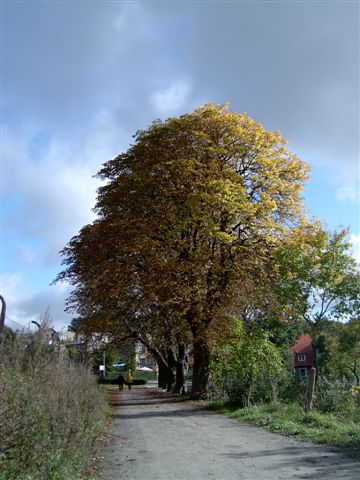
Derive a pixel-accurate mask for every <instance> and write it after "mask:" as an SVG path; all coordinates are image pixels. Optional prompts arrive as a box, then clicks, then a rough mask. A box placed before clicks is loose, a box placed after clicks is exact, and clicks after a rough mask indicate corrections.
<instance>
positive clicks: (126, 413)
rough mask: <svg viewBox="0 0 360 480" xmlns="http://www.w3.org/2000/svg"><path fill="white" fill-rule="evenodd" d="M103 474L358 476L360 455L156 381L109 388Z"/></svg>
mask: <svg viewBox="0 0 360 480" xmlns="http://www.w3.org/2000/svg"><path fill="white" fill-rule="evenodd" d="M110 402H111V404H112V406H113V417H114V423H113V427H112V432H111V436H110V438H109V442H108V444H107V445H106V446H105V447H104V448H103V451H102V452H101V455H102V456H103V458H102V459H101V460H100V464H99V472H100V473H99V478H100V479H101V480H175V479H182V480H237V479H246V480H250V479H251V480H258V479H266V480H274V479H279V480H280V479H284V480H285V479H286V480H288V479H316V480H318V479H324V480H345V479H346V480H349V479H352V480H359V479H360V461H357V460H354V459H351V458H350V457H349V456H348V455H347V454H346V453H345V452H342V451H340V450H338V449H335V448H331V447H325V446H322V445H314V444H312V443H309V442H305V441H302V440H299V439H296V438H291V437H285V436H281V435H277V434H274V433H271V432H268V431H267V430H264V429H261V428H258V427H254V426H251V425H248V424H247V423H244V422H239V421H236V420H233V419H230V418H228V417H226V416H224V415H220V414H217V413H214V412H211V411H207V410H204V409H201V408H200V407H199V406H198V405H196V404H195V405H194V403H193V402H185V401H182V399H181V398H173V397H171V396H170V395H168V394H165V393H163V392H159V391H158V390H156V389H154V388H145V387H134V388H133V389H132V390H131V391H129V390H124V391H123V392H120V393H119V392H118V391H117V390H116V388H114V389H112V390H111V391H110Z"/></svg>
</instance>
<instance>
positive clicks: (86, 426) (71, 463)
mask: <svg viewBox="0 0 360 480" xmlns="http://www.w3.org/2000/svg"><path fill="white" fill-rule="evenodd" d="M47 331H48V329H47V328H40V330H39V332H37V333H36V334H34V335H16V336H15V335H13V334H11V333H10V332H5V333H4V335H3V339H2V342H1V345H0V362H1V370H0V385H1V396H0V438H1V441H0V472H1V473H0V479H1V480H15V479H17V480H19V479H24V480H25V479H26V480H43V479H45V478H46V479H48V480H70V479H77V478H82V477H81V473H80V472H82V471H85V470H86V469H87V468H88V467H89V465H90V463H91V461H92V457H93V456H94V444H95V441H96V439H97V437H98V436H99V435H100V433H101V432H102V430H103V428H104V420H105V417H106V413H105V408H106V407H105V395H104V393H102V392H101V391H100V389H99V387H98V386H97V384H96V381H95V378H94V376H93V374H92V373H91V372H90V371H89V370H88V369H86V368H85V367H84V366H82V365H80V364H74V363H71V362H70V360H69V358H68V354H67V352H66V351H65V352H64V351H62V350H61V349H60V347H57V346H56V345H54V344H49V338H48V334H47Z"/></svg>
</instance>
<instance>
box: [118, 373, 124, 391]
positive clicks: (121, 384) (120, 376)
mask: <svg viewBox="0 0 360 480" xmlns="http://www.w3.org/2000/svg"><path fill="white" fill-rule="evenodd" d="M124 382H125V380H124V377H123V376H122V375H121V373H120V375H119V376H118V384H119V390H124Z"/></svg>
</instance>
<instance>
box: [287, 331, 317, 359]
mask: <svg viewBox="0 0 360 480" xmlns="http://www.w3.org/2000/svg"><path fill="white" fill-rule="evenodd" d="M291 350H292V351H293V352H294V365H295V367H312V366H313V365H314V348H313V345H312V343H311V337H310V335H309V334H308V333H304V335H301V337H300V338H299V340H298V341H297V342H296V343H295V345H293V346H292V347H291ZM299 355H305V358H304V360H299ZM300 358H301V356H300Z"/></svg>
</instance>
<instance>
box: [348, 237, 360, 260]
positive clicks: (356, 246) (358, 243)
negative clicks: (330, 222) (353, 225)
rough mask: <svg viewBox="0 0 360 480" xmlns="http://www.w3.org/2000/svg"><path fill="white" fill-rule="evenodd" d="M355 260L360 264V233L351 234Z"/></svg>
mask: <svg viewBox="0 0 360 480" xmlns="http://www.w3.org/2000/svg"><path fill="white" fill-rule="evenodd" d="M350 241H351V243H352V251H353V255H354V258H355V260H356V261H357V263H358V264H359V265H360V233H358V234H352V235H350Z"/></svg>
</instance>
